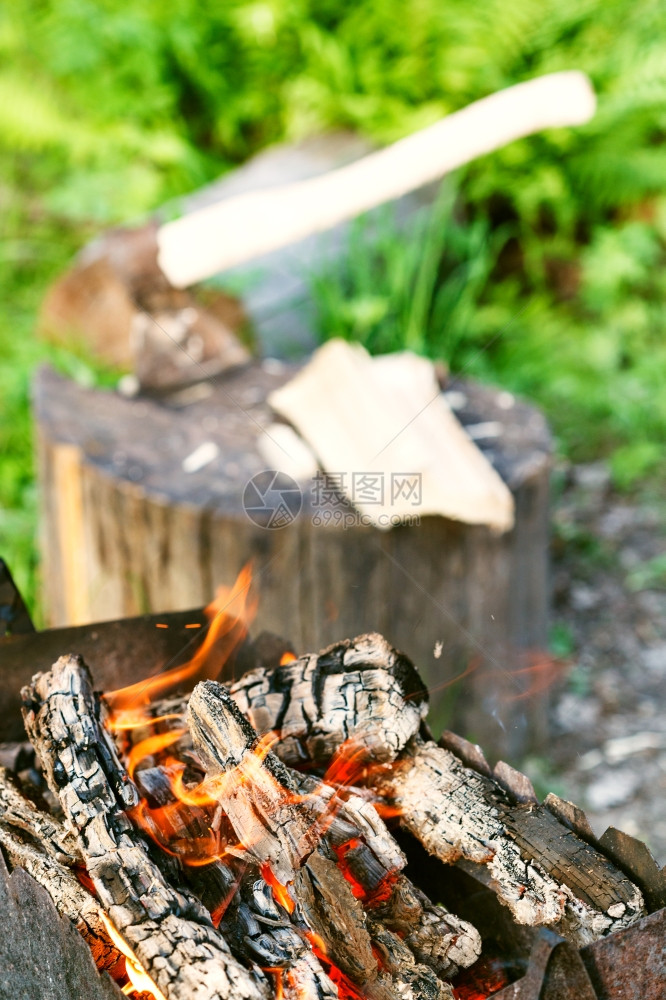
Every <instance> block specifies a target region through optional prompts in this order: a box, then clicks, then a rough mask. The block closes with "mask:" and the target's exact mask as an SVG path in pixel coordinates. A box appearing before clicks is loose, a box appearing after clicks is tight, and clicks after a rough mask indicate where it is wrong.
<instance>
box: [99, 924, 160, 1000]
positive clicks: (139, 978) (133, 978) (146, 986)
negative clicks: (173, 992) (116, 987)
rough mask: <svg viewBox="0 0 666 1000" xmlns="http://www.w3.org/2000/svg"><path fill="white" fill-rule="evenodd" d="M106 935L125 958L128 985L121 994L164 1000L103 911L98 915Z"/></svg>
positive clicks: (158, 989) (157, 987)
mask: <svg viewBox="0 0 666 1000" xmlns="http://www.w3.org/2000/svg"><path fill="white" fill-rule="evenodd" d="M100 916H101V917H102V921H103V922H104V926H105V927H106V930H107V933H108V935H109V937H110V938H111V941H112V942H113V944H114V945H115V946H116V948H117V949H118V951H119V952H120V953H121V954H122V955H124V956H125V969H126V971H127V977H128V979H129V983H127V985H126V986H123V988H122V991H123V993H126V994H127V993H134V992H135V991H136V992H137V993H150V995H151V996H152V997H153V998H154V1000H166V997H165V996H164V993H162V991H161V989H160V988H159V986H158V985H157V984H156V983H155V982H153V980H152V979H151V977H150V976H149V975H148V973H147V972H146V970H145V969H144V967H143V966H142V965H141V962H140V961H139V959H138V958H137V957H136V955H135V954H134V952H133V951H132V949H131V948H130V946H129V945H128V943H127V941H126V940H125V938H124V937H123V936H122V934H120V933H119V931H118V930H117V929H116V927H115V925H114V924H113V923H112V922H111V920H110V919H109V917H108V916H107V915H106V913H104V912H103V911H102V912H101V913H100Z"/></svg>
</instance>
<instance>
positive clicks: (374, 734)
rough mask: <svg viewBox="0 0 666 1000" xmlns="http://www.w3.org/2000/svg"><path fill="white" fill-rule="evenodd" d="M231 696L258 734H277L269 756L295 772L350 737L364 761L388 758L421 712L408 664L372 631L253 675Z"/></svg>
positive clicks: (423, 696)
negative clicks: (296, 768)
mask: <svg viewBox="0 0 666 1000" xmlns="http://www.w3.org/2000/svg"><path fill="white" fill-rule="evenodd" d="M230 691H231V695H232V697H233V698H234V700H235V702H236V704H237V705H238V707H239V708H240V710H241V712H242V713H243V714H244V715H245V716H247V718H248V719H249V721H250V723H251V724H252V726H253V728H254V729H256V730H257V732H258V733H259V734H260V735H261V734H263V733H267V732H270V731H271V730H274V731H277V732H278V733H279V734H280V743H279V745H278V746H277V747H276V748H275V752H276V753H277V754H278V756H279V757H280V758H281V759H282V760H283V761H285V762H286V763H288V764H291V765H294V766H296V765H298V764H299V763H302V762H303V761H305V760H309V761H315V762H317V763H319V764H321V763H322V762H324V763H325V762H328V761H329V760H330V759H331V757H332V756H333V754H334V753H335V751H336V750H338V749H339V747H340V746H341V745H342V744H343V743H344V742H345V741H347V740H350V739H352V738H353V739H354V741H355V742H356V743H358V744H359V745H362V746H363V748H364V750H365V751H366V753H367V755H368V757H369V758H370V759H373V760H392V759H393V758H394V757H395V755H396V754H397V753H398V752H399V751H400V750H401V749H402V748H403V746H404V745H405V744H406V743H407V741H408V740H409V738H410V737H411V736H413V735H414V734H415V733H416V732H418V729H419V726H420V724H421V721H422V719H423V718H424V716H425V714H426V712H427V708H428V695H427V692H426V690H425V687H424V684H423V682H422V681H421V678H420V677H419V675H418V674H417V672H416V670H415V669H414V666H413V664H412V663H411V661H410V660H408V659H407V657H406V656H403V655H402V653H398V652H397V651H396V650H395V649H393V648H392V647H391V646H390V645H389V643H388V642H387V641H386V639H384V638H383V637H382V636H380V635H377V634H374V633H371V634H369V635H362V636H358V637H357V638H356V639H348V640H345V641H344V642H337V643H335V644H334V645H332V646H329V647H328V649H324V650H323V651H322V652H321V653H318V654H311V655H308V656H302V657H300V658H299V659H298V660H293V661H292V662H291V663H287V664H283V665H281V666H278V667H276V668H275V669H273V670H266V669H263V668H258V669H257V670H252V671H250V673H248V674H245V676H244V677H242V678H241V679H240V680H239V681H237V682H236V683H235V684H232V685H231V688H230Z"/></svg>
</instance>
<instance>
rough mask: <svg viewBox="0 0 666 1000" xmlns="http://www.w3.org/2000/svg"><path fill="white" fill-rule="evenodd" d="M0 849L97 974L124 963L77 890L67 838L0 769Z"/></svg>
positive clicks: (72, 841)
mask: <svg viewBox="0 0 666 1000" xmlns="http://www.w3.org/2000/svg"><path fill="white" fill-rule="evenodd" d="M0 847H2V851H3V853H4V855H5V857H6V859H7V861H8V862H9V865H10V866H11V868H12V869H15V868H23V869H24V870H25V871H26V872H28V874H29V875H31V876H32V878H34V880H35V882H37V883H39V885H41V887H42V888H43V889H45V890H46V892H48V894H49V896H50V897H51V899H52V900H53V903H54V905H55V907H56V909H57V911H58V913H59V914H60V915H61V916H63V917H68V918H69V919H70V920H71V921H72V923H73V924H74V926H75V927H76V929H77V931H78V932H79V934H81V936H82V937H83V938H85V940H86V941H87V942H88V945H89V946H90V950H91V952H92V956H93V958H94V959H95V965H96V966H97V968H98V969H106V970H109V971H113V970H114V969H116V968H117V966H118V965H119V963H120V962H124V960H123V959H122V956H121V955H120V952H119V951H118V950H117V948H116V947H115V945H114V944H113V943H112V941H111V939H110V938H109V935H108V932H107V929H106V926H105V924H104V921H103V919H102V911H101V907H100V905H99V903H98V902H97V900H96V899H94V898H93V896H91V895H90V893H89V892H87V891H86V889H85V888H84V887H83V885H82V884H81V882H80V881H79V879H78V878H77V876H76V871H75V870H74V866H76V865H79V866H82V865H83V862H82V858H81V853H80V851H79V848H78V844H77V842H76V838H75V837H74V836H73V835H72V833H71V832H70V831H68V830H66V829H65V827H63V826H62V825H61V824H60V823H59V822H58V821H57V820H55V819H53V818H52V817H51V816H49V815H48V814H47V813H44V812H42V811H41V810H40V809H38V808H37V807H36V806H35V805H33V803H32V802H30V801H29V800H28V799H26V798H24V796H23V795H22V794H21V792H20V791H19V789H18V788H17V787H16V785H15V784H14V782H13V781H12V780H11V778H10V776H9V774H8V773H7V772H6V771H4V770H3V769H0Z"/></svg>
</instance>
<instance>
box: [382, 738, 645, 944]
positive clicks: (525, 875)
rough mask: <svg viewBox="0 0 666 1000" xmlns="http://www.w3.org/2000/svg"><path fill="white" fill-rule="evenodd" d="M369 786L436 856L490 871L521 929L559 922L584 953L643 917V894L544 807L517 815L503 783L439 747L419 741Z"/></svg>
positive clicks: (519, 808)
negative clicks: (468, 765) (474, 864)
mask: <svg viewBox="0 0 666 1000" xmlns="http://www.w3.org/2000/svg"><path fill="white" fill-rule="evenodd" d="M371 780H372V784H373V787H374V788H375V790H376V791H377V792H378V793H379V794H380V795H381V796H382V797H383V798H384V800H385V801H387V802H389V803H390V804H391V805H392V806H393V807H394V808H395V809H396V811H397V812H399V814H400V818H401V823H402V824H403V825H404V826H405V827H406V828H407V829H408V830H409V831H410V832H411V833H413V834H414V836H416V837H417V839H418V840H420V841H421V843H422V844H423V845H424V847H425V848H426V849H427V850H428V851H429V852H430V853H431V854H435V855H436V856H437V857H438V858H440V860H442V861H444V862H445V863H447V864H450V863H452V862H453V861H457V860H458V859H459V858H464V859H465V860H468V861H473V862H476V863H478V864H483V865H487V867H488V870H489V872H490V875H491V876H492V880H493V886H494V888H495V891H496V892H497V895H498V897H499V899H500V900H501V901H502V902H503V903H505V904H506V905H507V906H508V907H509V908H510V910H511V912H512V914H513V916H514V918H515V919H516V921H517V922H518V923H522V924H530V925H537V924H548V925H553V924H556V925H557V928H558V930H559V931H561V932H562V934H563V935H566V937H568V938H569V939H570V940H572V941H574V942H575V943H576V944H577V945H578V946H579V947H582V946H583V945H585V944H588V943H590V942H592V941H595V940H597V938H599V937H601V936H602V935H604V934H607V933H608V932H609V931H611V930H618V929H620V928H622V927H626V926H628V925H629V924H630V923H632V922H633V921H634V920H637V919H638V918H639V917H640V916H642V915H643V914H644V913H645V908H644V905H643V898H642V896H641V893H640V890H639V889H638V888H637V887H636V886H635V885H633V884H632V883H631V882H630V881H629V880H628V879H627V878H626V876H625V875H623V873H622V872H620V871H619V870H618V869H617V868H615V867H614V866H613V865H612V864H610V863H609V862H608V861H607V860H606V859H605V858H602V856H601V855H600V854H599V853H598V852H597V851H595V850H594V849H593V848H592V847H590V846H589V845H588V844H586V843H584V841H582V840H580V839H579V838H578V837H576V836H575V834H573V833H572V832H571V831H570V830H567V829H566V828H565V827H561V826H560V824H559V823H558V822H557V820H555V817H553V816H551V815H550V814H549V813H548V810H547V809H545V810H539V809H538V808H535V807H531V806H524V807H522V808H521V807H516V806H513V807H512V805H511V803H510V802H509V800H508V797H507V796H506V794H504V792H503V790H502V789H501V788H500V786H499V785H497V784H496V783H495V782H494V781H492V780H491V779H490V778H486V777H484V776H483V775H481V774H478V773H477V772H476V771H473V770H471V768H466V767H464V766H463V764H462V763H461V762H460V761H459V760H458V758H457V757H456V756H455V755H454V754H453V753H451V752H450V751H449V750H445V749H443V748H442V747H438V746H437V745H436V744H435V743H432V742H429V741H428V742H424V741H421V740H420V739H419V738H418V737H414V739H413V740H412V741H411V742H410V744H409V746H408V747H407V749H406V750H405V751H404V753H403V754H402V756H401V757H400V758H399V759H398V760H397V761H396V762H395V763H394V764H393V766H392V767H390V768H385V769H381V770H377V771H375V772H373V777H372V779H371ZM546 817H549V818H546ZM553 834H554V835H553ZM574 859H575V861H574Z"/></svg>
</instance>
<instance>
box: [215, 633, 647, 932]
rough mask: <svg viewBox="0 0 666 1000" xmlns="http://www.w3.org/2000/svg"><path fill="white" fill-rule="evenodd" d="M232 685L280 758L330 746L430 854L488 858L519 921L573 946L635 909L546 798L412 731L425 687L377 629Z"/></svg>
mask: <svg viewBox="0 0 666 1000" xmlns="http://www.w3.org/2000/svg"><path fill="white" fill-rule="evenodd" d="M230 691H231V694H232V696H233V698H234V700H235V701H236V702H237V704H238V705H239V707H240V709H241V711H242V712H244V713H245V714H246V715H247V717H248V718H249V719H250V720H251V722H252V723H253V724H254V725H255V726H256V727H257V729H258V731H259V732H260V733H264V732H267V731H271V730H275V731H278V732H279V733H280V736H281V739H280V742H279V743H278V744H276V747H275V752H276V753H277V754H278V755H279V756H280V757H281V758H282V759H283V760H285V761H287V762H289V763H292V762H293V763H296V762H300V763H301V764H302V763H305V762H309V763H310V764H314V765H315V766H316V767H319V768H322V769H323V768H324V767H326V764H327V763H328V762H329V761H330V760H331V758H332V757H333V765H332V767H329V771H328V772H327V773H328V775H329V776H338V777H339V778H340V779H341V780H343V781H347V782H352V781H358V782H365V783H367V784H368V785H369V786H370V787H372V788H374V790H375V791H376V792H377V793H378V795H379V796H380V798H381V799H382V800H384V802H386V803H387V804H388V805H389V806H390V807H392V808H393V809H394V810H395V812H396V813H397V814H399V815H400V821H401V823H402V825H403V826H405V827H406V828H407V829H409V830H410V832H411V833H413V834H414V836H415V837H416V838H417V839H418V840H420V841H421V842H422V843H423V844H424V846H425V847H426V848H427V849H428V851H430V852H431V853H432V854H435V855H436V856H437V857H439V858H440V859H441V860H442V861H444V862H445V863H451V862H453V861H456V860H457V859H458V858H464V859H466V860H468V861H472V862H475V863H478V864H483V865H487V866H488V869H489V872H490V874H491V875H492V879H493V881H492V885H493V888H494V890H495V892H496V893H497V896H498V898H499V899H500V900H501V901H502V902H503V903H505V904H506V905H507V906H509V908H510V909H511V912H512V913H513V915H514V917H515V919H516V920H517V921H518V922H519V923H526V924H530V925H539V924H546V925H557V929H558V930H559V931H560V932H561V933H562V934H563V935H564V936H566V937H567V938H569V939H570V940H571V941H573V942H574V943H576V944H577V945H579V946H582V945H584V944H587V943H589V942H591V941H594V940H597V939H598V938H599V937H601V936H603V935H604V934H607V933H609V932H610V931H611V930H616V929H619V928H621V927H625V926H627V925H628V924H630V923H632V922H633V921H634V920H636V919H638V918H639V917H640V916H641V915H642V914H643V913H644V907H643V900H642V897H641V893H640V891H639V890H638V888H637V887H636V886H634V885H633V884H632V883H631V882H629V880H628V879H627V878H626V877H625V876H624V875H623V874H622V873H621V872H620V871H619V870H618V869H617V868H615V867H614V866H613V865H611V864H609V862H608V861H606V860H605V859H604V858H603V857H602V856H601V855H600V854H599V853H598V852H597V851H595V850H594V848H592V847H591V846H590V845H588V844H586V843H585V842H583V841H582V840H580V838H578V837H577V836H576V835H575V834H574V833H572V832H571V831H570V830H568V829H567V828H566V827H565V826H563V825H562V824H561V823H559V822H558V820H557V819H556V818H555V817H554V816H553V815H552V814H551V813H550V812H549V811H548V810H547V809H546V808H545V807H519V806H516V805H515V804H512V803H511V801H510V800H509V798H508V796H507V795H506V793H505V792H504V790H503V789H502V788H501V787H500V785H499V784H497V783H496V782H495V781H493V780H492V779H491V778H486V777H484V776H482V775H479V774H477V773H476V772H475V771H473V770H471V769H470V768H466V767H464V766H463V764H462V763H461V761H460V760H458V758H457V757H455V755H454V754H452V753H451V752H449V751H448V750H444V749H442V748H440V747H437V746H436V745H435V744H434V743H431V742H425V743H424V742H423V741H421V740H420V739H419V737H418V732H419V729H420V727H421V721H422V718H423V717H424V716H425V714H426V711H427V692H425V691H424V688H423V684H422V683H421V681H420V679H419V677H418V673H417V672H416V670H415V669H414V667H413V665H412V664H411V662H410V661H409V660H408V659H407V658H406V657H404V656H403V655H402V654H399V653H397V652H396V651H395V650H393V649H392V648H391V647H390V646H389V644H388V643H387V642H386V640H385V639H383V638H382V637H381V636H377V635H366V636H360V637H358V638H357V639H353V640H348V641H346V642H341V643H336V644H335V645H333V646H331V647H329V648H328V649H326V650H323V652H321V653H320V654H318V655H312V656H303V657H300V658H299V659H297V660H294V661H292V662H290V663H287V664H284V665H280V666H279V667H277V668H274V669H272V670H261V669H259V670H254V671H251V672H250V673H248V674H246V675H245V676H244V677H242V678H241V679H240V680H239V681H237V682H236V683H235V684H233V685H232V686H231V689H230ZM410 741H411V742H410ZM407 745H409V749H408V750H405V749H403V748H405V747H406V746H407ZM336 753H337V759H336V756H335V755H336ZM378 765H386V766H378ZM389 765H390V766H389ZM574 859H575V860H574ZM590 873H593V874H592V875H590ZM588 876H589V877H588Z"/></svg>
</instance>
